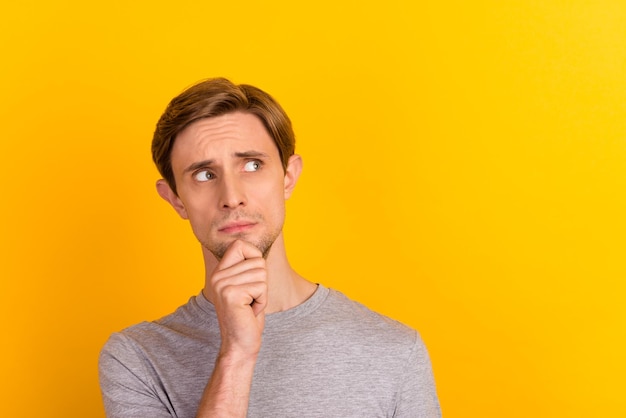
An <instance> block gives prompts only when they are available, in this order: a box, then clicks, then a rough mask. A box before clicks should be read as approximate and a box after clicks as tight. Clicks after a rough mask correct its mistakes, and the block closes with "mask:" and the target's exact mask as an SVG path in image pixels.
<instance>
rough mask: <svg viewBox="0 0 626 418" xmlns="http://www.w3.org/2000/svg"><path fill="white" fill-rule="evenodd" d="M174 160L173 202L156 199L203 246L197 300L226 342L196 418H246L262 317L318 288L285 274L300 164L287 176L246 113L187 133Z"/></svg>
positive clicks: (295, 160) (169, 195) (295, 159)
mask: <svg viewBox="0 0 626 418" xmlns="http://www.w3.org/2000/svg"><path fill="white" fill-rule="evenodd" d="M171 160H172V168H173V171H174V178H175V180H176V186H177V190H178V194H175V193H174V192H173V191H172V189H171V188H170V187H169V185H168V184H167V182H165V181H164V180H159V181H158V182H157V191H158V193H159V195H160V196H161V197H163V198H164V199H165V200H166V201H168V202H169V203H170V204H171V205H172V207H173V208H174V209H175V210H176V212H177V213H178V214H179V215H180V216H181V217H182V218H183V219H187V220H189V222H190V224H191V228H192V230H193V233H194V234H195V236H196V238H197V239H198V241H199V242H200V244H201V247H202V254H203V257H204V262H205V270H206V276H205V287H204V289H203V293H204V295H205V297H206V298H207V299H208V300H209V301H211V302H212V303H213V305H214V306H215V310H216V313H217V317H218V321H219V326H220V331H221V336H222V345H221V347H220V353H219V355H218V359H217V361H216V364H215V369H214V372H213V375H212V376H211V379H210V380H209V382H208V384H207V386H206V389H205V392H204V395H203V398H202V401H201V403H200V406H199V409H198V415H197V416H198V417H208V416H211V417H245V416H246V413H247V406H248V398H249V394H250V386H251V383H252V375H253V372H254V365H255V363H256V359H257V356H258V353H259V350H260V348H261V337H262V333H263V327H264V324H265V314H266V313H271V312H277V311H281V310H286V309H289V308H291V307H294V306H296V305H298V304H300V303H302V302H303V301H304V300H306V299H307V298H308V297H310V296H311V295H312V294H313V292H314V291H315V288H316V286H315V285H314V284H312V283H310V282H308V281H306V280H305V279H304V278H302V277H301V276H300V275H298V274H297V273H296V272H295V271H294V270H293V269H292V268H291V267H290V265H289V263H288V261H287V256H286V252H285V246H284V242H283V234H282V227H283V223H284V219H285V200H286V199H288V198H289V197H290V196H291V194H292V192H293V190H294V187H295V185H296V182H297V180H298V177H299V175H300V172H301V170H302V160H301V158H300V157H299V156H298V155H293V156H291V157H290V159H289V164H288V165H287V168H286V169H283V166H282V164H281V160H280V155H279V153H278V149H277V148H276V145H275V144H274V141H273V140H272V138H271V137H270V136H269V134H268V133H267V131H266V130H265V128H264V127H263V124H262V123H261V121H260V120H259V119H258V118H257V117H256V116H254V115H251V114H247V113H242V112H233V113H229V114H226V115H222V116H218V117H215V118H207V119H202V120H199V121H196V122H194V123H193V124H191V125H189V126H188V127H187V128H186V129H184V130H183V131H182V132H181V133H180V134H179V135H178V136H177V138H176V142H175V144H174V147H173V149H172V154H171ZM199 361H202V359H199Z"/></svg>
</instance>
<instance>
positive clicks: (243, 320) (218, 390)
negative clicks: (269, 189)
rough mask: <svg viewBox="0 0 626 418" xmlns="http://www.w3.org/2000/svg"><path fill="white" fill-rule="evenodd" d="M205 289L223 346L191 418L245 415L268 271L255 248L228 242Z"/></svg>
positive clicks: (262, 325) (258, 342) (257, 350)
mask: <svg viewBox="0 0 626 418" xmlns="http://www.w3.org/2000/svg"><path fill="white" fill-rule="evenodd" d="M204 291H205V292H206V293H205V295H206V296H207V298H208V299H209V300H210V301H211V302H212V303H213V305H214V306H215V311H216V313H217V318H218V321H219V326H220V333H221V337H222V343H221V346H220V352H219V355H218V357H217V360H216V362H215V368H214V370H213V374H212V375H211V379H210V380H209V382H208V384H207V386H206V388H205V390H204V394H203V395H202V400H201V401H200V405H199V408H198V413H197V415H196V417H197V418H203V417H245V416H246V415H247V411H248V400H249V397H250V387H251V385H252V376H253V374H254V367H255V365H256V360H257V356H258V354H259V350H260V349H261V336H262V334H263V327H264V325H265V313H264V310H265V307H266V305H267V271H266V268H265V259H264V258H263V256H262V254H261V252H260V251H259V249H258V248H256V247H254V246H253V245H252V244H249V243H247V242H244V241H235V242H233V244H231V246H230V247H229V249H228V250H227V251H226V253H225V254H224V257H223V258H222V260H221V261H220V262H219V263H218V265H217V266H216V268H215V270H214V272H213V274H212V276H211V278H210V281H209V283H207V287H206V288H205V289H204Z"/></svg>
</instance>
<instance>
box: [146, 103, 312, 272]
mask: <svg viewBox="0 0 626 418" xmlns="http://www.w3.org/2000/svg"><path fill="white" fill-rule="evenodd" d="M171 161H172V169H173V171H174V178H175V180H176V186H177V190H178V196H176V195H175V194H174V193H173V192H172V191H171V189H170V188H169V186H167V184H166V183H165V182H164V181H163V180H160V181H159V182H158V183H157V189H158V191H159V194H160V195H161V196H162V197H163V198H164V199H166V200H168V201H169V202H170V203H171V204H172V206H173V207H174V209H176V211H177V212H178V213H179V215H180V216H182V217H183V218H185V219H189V221H190V223H191V227H192V229H193V232H194V234H195V235H196V237H197V238H198V240H199V241H200V243H201V244H202V245H203V246H204V247H205V248H206V249H207V250H209V251H210V252H211V253H213V255H214V256H215V257H216V258H217V259H218V260H219V259H221V258H222V256H223V255H224V252H225V251H226V249H227V248H228V246H229V245H230V244H231V243H232V242H233V241H234V240H235V239H242V240H245V241H248V242H250V243H252V244H254V245H255V246H256V247H257V248H259V249H260V250H261V252H262V253H263V254H264V255H267V253H268V252H269V249H270V248H271V245H272V243H273V242H274V241H275V240H276V238H277V237H278V236H279V235H280V233H281V231H282V227H283V222H284V219H285V199H287V198H288V197H289V195H290V194H291V192H292V190H293V187H294V186H295V182H296V180H297V177H298V175H299V173H300V167H301V165H300V164H301V161H300V158H299V157H298V156H292V157H291V159H290V160H289V165H288V167H287V170H286V171H285V170H283V166H282V163H281V159H280V155H279V153H278V149H277V148H276V145H275V143H274V141H273V140H272V138H271V137H270V135H269V134H268V133H267V131H266V130H265V127H264V126H263V124H262V123H261V121H260V120H259V119H258V118H257V117H256V116H254V115H252V114H248V113H242V112H234V113H228V114H225V115H222V116H218V117H214V118H207V119H201V120H199V121H196V122H194V123H193V124H191V125H189V126H188V127H187V128H185V129H184V130H183V131H182V132H180V133H179V134H178V136H177V137H176V142H175V143H174V147H173V149H172V153H171Z"/></svg>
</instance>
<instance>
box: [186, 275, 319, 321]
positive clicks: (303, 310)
mask: <svg viewBox="0 0 626 418" xmlns="http://www.w3.org/2000/svg"><path fill="white" fill-rule="evenodd" d="M329 293H330V290H329V289H328V288H327V287H324V285H321V284H318V285H317V289H316V290H315V292H314V293H313V294H312V295H311V297H309V298H308V299H307V300H305V301H304V302H302V303H301V304H300V305H297V306H294V307H293V308H291V309H287V310H286V311H281V312H274V313H271V314H268V315H267V316H266V317H265V327H266V328H268V327H271V328H275V327H280V326H281V325H282V324H285V323H288V324H289V323H292V322H293V320H295V319H296V318H299V317H302V316H306V315H309V314H310V313H312V312H314V311H315V310H317V308H319V307H320V305H321V304H322V303H323V302H324V301H325V300H326V297H328V294H329ZM194 300H195V302H196V304H197V305H198V307H199V308H200V309H201V310H202V311H204V312H205V313H207V314H208V315H209V316H211V317H215V316H216V314H215V307H214V306H213V304H212V303H211V302H209V301H208V300H207V298H206V297H204V294H203V293H202V291H201V292H200V293H199V294H198V295H197V296H196V297H195V298H194Z"/></svg>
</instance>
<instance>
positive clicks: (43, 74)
mask: <svg viewBox="0 0 626 418" xmlns="http://www.w3.org/2000/svg"><path fill="white" fill-rule="evenodd" d="M18 3H20V5H19V6H17V5H10V6H7V4H18ZM229 3H231V2H213V1H196V2H188V1H184V0H181V1H176V2H154V1H150V2H147V1H138V2H130V1H120V0H108V1H106V2H103V1H102V2H100V1H97V2H83V1H76V0H71V1H61V0H59V1H54V2H52V1H50V2H43V1H39V2H38V1H33V2H5V4H4V5H3V6H1V7H0V9H1V10H0V16H2V18H1V20H2V24H1V25H0V36H1V39H2V41H1V42H2V43H1V45H2V50H1V57H2V63H1V64H2V65H1V67H0V68H1V69H0V75H1V77H0V92H1V98H2V100H0V118H1V123H0V132H1V133H0V145H1V154H0V155H1V157H0V158H1V164H0V179H1V180H2V189H1V196H2V205H1V208H0V233H1V237H2V240H1V244H0V245H1V247H0V275H1V288H0V298H1V299H0V314H1V317H2V333H1V335H2V343H1V346H0V347H1V348H0V371H1V373H2V380H1V381H0V405H2V412H1V413H0V414H1V415H2V416H7V417H44V416H45V417H102V416H103V412H102V406H101V401H100V393H99V388H98V383H97V372H96V363H97V356H98V352H99V350H100V347H101V346H102V344H103V343H104V342H105V340H106V338H107V336H108V335H109V334H110V333H111V332H113V331H116V330H119V329H121V328H123V327H125V326H128V325H131V324H133V323H136V322H138V321H141V320H144V319H154V318H157V317H160V316H162V315H164V314H166V313H169V312H170V311H172V310H173V309H174V308H175V307H177V306H178V305H180V304H182V303H184V302H185V301H186V300H187V298H188V297H189V296H190V295H193V294H196V293H197V292H198V291H199V290H200V288H201V286H202V284H203V276H202V274H203V270H202V264H201V257H200V251H199V248H198V245H197V244H196V243H195V241H194V238H193V236H192V234H191V232H190V230H189V227H188V225H186V224H185V223H184V222H183V221H181V220H180V219H179V218H178V217H177V216H176V215H175V213H174V212H173V211H172V210H171V208H169V207H168V206H167V204H166V203H165V202H163V201H161V200H160V199H159V197H158V196H157V194H156V193H155V190H154V181H155V179H156V178H157V173H156V170H155V169H154V168H153V166H152V163H151V160H150V153H149V147H150V140H151V135H152V132H153V128H154V124H155V123H156V120H157V119H158V117H159V115H160V113H161V111H162V110H163V109H164V107H165V105H166V103H167V102H168V101H169V99H171V98H172V97H173V96H174V95H176V94H177V93H179V92H180V91H181V90H182V89H183V88H184V87H186V86H188V85H190V84H191V83H193V82H195V81H197V80H199V79H202V78H206V77H210V76H226V77H229V78H231V79H232V80H233V81H235V82H245V83H251V84H255V85H258V86H259V87H261V88H263V89H265V90H267V91H269V92H270V93H272V94H273V95H274V96H275V97H276V98H277V99H278V100H279V101H280V102H281V103H282V104H283V106H284V107H285V108H286V110H287V112H288V113H289V114H290V116H291V118H292V120H293V122H294V125H295V130H296V134H297V137H298V144H297V150H298V152H299V153H300V154H302V155H303V157H304V161H305V171H304V174H303V177H302V178H301V182H300V183H299V185H298V188H297V189H296V193H295V195H294V196H293V198H292V199H291V200H290V202H289V204H288V212H289V213H288V220H287V227H286V235H287V244H288V250H289V254H290V258H291V260H292V263H293V265H294V266H295V267H296V269H297V270H298V271H300V272H301V273H303V274H304V275H305V276H306V277H308V278H309V279H311V280H314V281H319V282H322V283H324V284H326V285H327V286H331V287H334V288H337V289H340V290H342V291H343V292H345V293H346V294H348V295H349V296H351V297H353V298H356V299H358V300H360V301H362V302H364V303H365V304H367V305H369V306H370V307H372V308H374V309H376V310H379V311H381V312H383V313H385V314H388V315H390V316H392V317H395V318H397V319H399V320H401V321H403V322H405V323H407V324H409V325H411V326H413V327H415V328H417V329H419V330H420V332H421V333H422V336H423V338H424V340H425V341H426V343H427V345H428V347H429V349H430V353H431V357H432V362H433V367H434V371H435V376H436V380H437V384H438V392H439V396H440V400H441V404H442V409H443V413H444V416H446V417H505V416H506V417H556V416H558V417H590V416H597V417H623V416H626V396H624V389H625V385H624V375H625V374H626V361H625V360H624V351H625V347H624V345H625V344H624V342H625V339H626V337H625V335H626V332H625V328H626V327H625V319H626V314H625V308H624V299H625V296H626V295H625V293H626V292H625V285H624V278H625V277H626V261H625V260H624V250H625V247H626V245H625V244H626V242H625V240H626V238H625V237H626V220H625V215H624V214H625V213H626V199H625V197H624V192H625V190H626V142H625V141H626V139H625V134H626V72H625V70H626V29H625V28H626V3H625V2H623V1H621V0H612V1H611V0H598V1H583V0H572V1H531V0H527V1H498V0H493V1H487V0H476V1H446V0H442V1H421V2H420V1H417V2H414V1H409V0H406V1H398V0H387V1H379V2H357V1H326V0H324V1H318V2H309V3H301V4H299V5H298V3H297V2H293V1H280V2H278V1H276V2H254V1H241V2H232V5H228V4H229ZM200 360H201V359H199V361H200Z"/></svg>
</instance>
